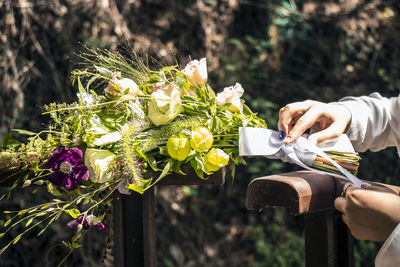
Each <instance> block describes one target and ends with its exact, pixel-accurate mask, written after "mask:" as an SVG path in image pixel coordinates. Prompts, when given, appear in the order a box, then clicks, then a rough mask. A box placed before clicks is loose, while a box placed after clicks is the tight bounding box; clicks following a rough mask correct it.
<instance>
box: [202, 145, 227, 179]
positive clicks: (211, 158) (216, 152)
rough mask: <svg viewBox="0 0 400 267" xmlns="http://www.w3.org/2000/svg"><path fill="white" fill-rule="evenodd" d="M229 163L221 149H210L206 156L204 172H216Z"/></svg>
mask: <svg viewBox="0 0 400 267" xmlns="http://www.w3.org/2000/svg"><path fill="white" fill-rule="evenodd" d="M228 163H229V156H228V154H226V153H225V152H224V151H223V150H222V149H219V148H212V149H211V150H210V151H209V152H208V153H207V155H206V158H205V164H204V168H205V171H206V172H208V173H209V172H215V171H218V170H219V169H220V168H221V167H224V166H226V165H227V164H228Z"/></svg>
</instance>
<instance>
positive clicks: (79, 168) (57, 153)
mask: <svg viewBox="0 0 400 267" xmlns="http://www.w3.org/2000/svg"><path fill="white" fill-rule="evenodd" d="M81 160H82V151H81V150H80V149H79V148H76V147H75V148H71V149H68V148H66V147H65V146H60V147H57V148H56V149H55V150H54V151H53V154H52V155H51V156H50V157H49V159H48V160H47V163H46V165H47V168H49V169H51V170H53V171H55V172H53V173H52V174H50V175H49V178H48V179H49V181H50V182H52V183H53V184H54V185H57V186H63V187H65V189H67V190H68V191H72V190H75V189H76V188H78V186H79V182H80V181H81V180H85V181H87V180H88V178H89V171H88V168H87V167H86V166H85V165H83V164H79V162H80V161H81Z"/></svg>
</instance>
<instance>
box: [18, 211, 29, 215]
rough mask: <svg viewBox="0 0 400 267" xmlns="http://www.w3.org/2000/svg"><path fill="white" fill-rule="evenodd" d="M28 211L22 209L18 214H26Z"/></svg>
mask: <svg viewBox="0 0 400 267" xmlns="http://www.w3.org/2000/svg"><path fill="white" fill-rule="evenodd" d="M27 212H28V211H27V210H20V211H19V212H18V215H24V214H25V213H27Z"/></svg>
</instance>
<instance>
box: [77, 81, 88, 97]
mask: <svg viewBox="0 0 400 267" xmlns="http://www.w3.org/2000/svg"><path fill="white" fill-rule="evenodd" d="M78 90H79V93H81V94H86V93H87V92H86V90H85V88H84V87H83V85H82V83H81V79H80V78H78Z"/></svg>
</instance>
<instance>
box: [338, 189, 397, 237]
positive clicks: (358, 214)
mask: <svg viewBox="0 0 400 267" xmlns="http://www.w3.org/2000/svg"><path fill="white" fill-rule="evenodd" d="M343 192H345V196H344V197H338V198H336V199H335V202H334V205H335V208H336V209H337V210H338V211H340V212H341V213H342V219H343V222H345V223H346V224H347V226H348V227H349V229H350V231H351V233H352V234H353V236H354V237H355V238H357V239H361V240H371V241H384V240H386V239H387V238H388V237H389V235H390V234H391V233H392V232H393V230H394V228H395V227H396V226H397V225H398V224H399V223H400V196H399V195H398V194H396V193H394V192H393V191H392V190H390V189H388V188H386V187H378V186H369V187H367V188H365V189H361V188H357V187H356V186H354V185H352V184H350V183H347V184H346V185H345V186H344V189H343Z"/></svg>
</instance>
